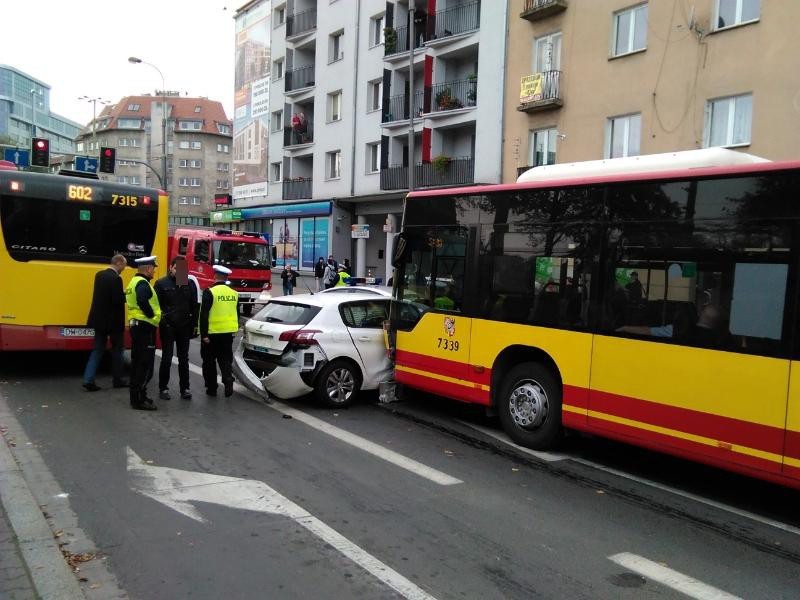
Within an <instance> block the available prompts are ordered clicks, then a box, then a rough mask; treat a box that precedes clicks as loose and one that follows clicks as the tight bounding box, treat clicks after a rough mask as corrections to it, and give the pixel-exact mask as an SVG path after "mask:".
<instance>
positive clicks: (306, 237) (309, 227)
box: [300, 217, 329, 269]
mask: <svg viewBox="0 0 800 600" xmlns="http://www.w3.org/2000/svg"><path fill="white" fill-rule="evenodd" d="M300 232H301V238H300V239H301V244H302V255H301V257H300V260H301V267H303V268H304V269H313V268H314V265H315V264H316V262H317V260H318V259H319V257H320V256H321V257H322V258H324V259H327V258H328V254H329V253H328V217H312V218H308V219H303V220H302V221H301V227H300Z"/></svg>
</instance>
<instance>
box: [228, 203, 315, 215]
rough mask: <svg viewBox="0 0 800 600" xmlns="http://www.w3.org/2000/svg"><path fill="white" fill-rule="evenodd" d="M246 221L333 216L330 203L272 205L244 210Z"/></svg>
mask: <svg viewBox="0 0 800 600" xmlns="http://www.w3.org/2000/svg"><path fill="white" fill-rule="evenodd" d="M242 214H243V215H244V218H245V219H271V218H285V217H326V216H328V215H329V214H331V203H330V202H303V203H302V204H270V205H269V206H259V207H256V208H243V209H242Z"/></svg>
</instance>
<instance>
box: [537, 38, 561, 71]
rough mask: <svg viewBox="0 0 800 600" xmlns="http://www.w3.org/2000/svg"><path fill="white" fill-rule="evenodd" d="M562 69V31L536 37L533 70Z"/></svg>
mask: <svg viewBox="0 0 800 600" xmlns="http://www.w3.org/2000/svg"><path fill="white" fill-rule="evenodd" d="M560 69H561V32H560V31H559V32H557V33H551V34H550V35H545V36H542V37H539V38H536V39H535V40H534V42H533V72H534V73H546V72H548V71H558V70H560Z"/></svg>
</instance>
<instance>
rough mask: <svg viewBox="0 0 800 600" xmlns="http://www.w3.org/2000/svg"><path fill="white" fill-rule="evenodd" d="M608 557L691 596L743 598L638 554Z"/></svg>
mask: <svg viewBox="0 0 800 600" xmlns="http://www.w3.org/2000/svg"><path fill="white" fill-rule="evenodd" d="M608 559H609V560H611V561H613V562H615V563H617V564H618V565H620V566H623V567H625V568H626V569H629V570H631V571H633V572H635V573H638V574H639V575H642V576H643V577H647V578H648V579H652V580H653V581H657V582H658V583H660V584H662V585H665V586H667V587H669V588H672V589H673V590H676V591H678V592H681V593H682V594H686V595H687V596H689V597H690V598H696V599H697V600H741V598H739V596H734V595H732V594H729V593H728V592H724V591H722V590H720V589H717V588H715V587H712V586H710V585H707V584H705V583H703V582H702V581H698V580H697V579H694V578H693V577H689V576H688V575H684V574H683V573H679V572H678V571H675V570H673V569H670V568H667V567H665V566H663V565H660V564H658V563H656V562H653V561H651V560H647V559H646V558H643V557H641V556H638V555H636V554H631V553H629V552H621V553H619V554H614V555H613V556H609V557H608Z"/></svg>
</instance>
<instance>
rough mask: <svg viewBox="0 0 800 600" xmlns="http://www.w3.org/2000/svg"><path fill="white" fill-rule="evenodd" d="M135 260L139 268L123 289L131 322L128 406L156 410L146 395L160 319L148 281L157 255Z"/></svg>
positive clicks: (159, 310)
mask: <svg viewBox="0 0 800 600" xmlns="http://www.w3.org/2000/svg"><path fill="white" fill-rule="evenodd" d="M134 262H135V263H136V267H137V269H138V270H137V272H136V275H134V276H133V278H132V279H131V281H130V283H129V284H128V287H127V289H126V290H125V304H126V305H127V307H128V319H130V326H131V379H130V395H131V408H133V409H135V410H157V408H156V405H155V404H154V403H153V400H152V399H150V398H148V397H147V382H148V381H150V377H152V375H153V359H154V357H155V351H156V330H157V329H158V324H159V322H160V321H161V307H160V306H159V304H158V296H156V293H155V291H154V290H153V286H152V285H151V283H150V280H151V279H152V278H153V273H154V272H155V269H156V257H155V256H146V257H144V258H137V259H136V260H135V261H134Z"/></svg>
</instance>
